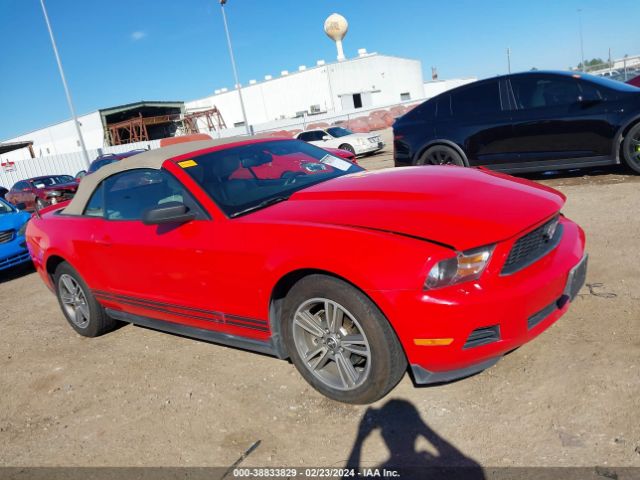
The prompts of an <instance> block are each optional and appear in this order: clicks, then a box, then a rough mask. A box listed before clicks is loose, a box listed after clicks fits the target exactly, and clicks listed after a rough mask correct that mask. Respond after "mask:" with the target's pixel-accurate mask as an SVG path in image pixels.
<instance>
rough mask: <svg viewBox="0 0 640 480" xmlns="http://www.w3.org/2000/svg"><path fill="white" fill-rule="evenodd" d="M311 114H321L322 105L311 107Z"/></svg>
mask: <svg viewBox="0 0 640 480" xmlns="http://www.w3.org/2000/svg"><path fill="white" fill-rule="evenodd" d="M310 110H311V113H320V105H311V109H310Z"/></svg>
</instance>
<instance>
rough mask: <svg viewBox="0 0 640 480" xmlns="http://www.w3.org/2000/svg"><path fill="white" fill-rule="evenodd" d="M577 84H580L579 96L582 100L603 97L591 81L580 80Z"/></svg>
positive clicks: (592, 100) (591, 100)
mask: <svg viewBox="0 0 640 480" xmlns="http://www.w3.org/2000/svg"><path fill="white" fill-rule="evenodd" d="M578 85H579V86H580V93H581V95H580V96H581V97H582V101H584V102H598V101H600V100H604V99H605V98H604V95H603V94H602V92H601V91H600V89H599V88H598V87H597V86H595V85H594V84H593V83H588V82H580V83H578Z"/></svg>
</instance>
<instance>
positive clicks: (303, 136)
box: [296, 127, 384, 155]
mask: <svg viewBox="0 0 640 480" xmlns="http://www.w3.org/2000/svg"><path fill="white" fill-rule="evenodd" d="M296 138H297V139H299V140H303V141H305V142H308V143H312V144H313V145H318V146H319V147H329V148H339V149H341V150H347V151H348V152H351V153H353V154H354V155H364V154H367V153H374V152H377V151H378V150H381V149H382V148H383V147H384V142H383V141H382V138H380V135H375V134H373V133H354V132H352V131H351V130H348V129H346V128H342V127H328V128H326V129H324V130H321V129H316V130H306V131H304V132H300V133H299V134H297V135H296Z"/></svg>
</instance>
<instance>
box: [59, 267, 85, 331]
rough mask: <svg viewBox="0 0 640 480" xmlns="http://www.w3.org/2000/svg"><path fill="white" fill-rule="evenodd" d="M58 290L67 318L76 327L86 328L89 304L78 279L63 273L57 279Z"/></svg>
mask: <svg viewBox="0 0 640 480" xmlns="http://www.w3.org/2000/svg"><path fill="white" fill-rule="evenodd" d="M58 291H59V292H60V300H61V301H62V306H63V308H64V310H65V313H66V314H67V318H69V319H70V320H71V321H72V322H73V323H74V324H75V325H76V326H77V327H78V328H86V327H87V325H89V320H90V313H89V304H88V302H87V296H86V295H85V293H84V290H83V289H82V287H81V286H80V284H79V283H78V281H77V280H76V279H75V278H73V277H72V276H71V275H69V274H67V273H64V274H62V275H60V278H59V279H58Z"/></svg>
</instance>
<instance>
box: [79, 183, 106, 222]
mask: <svg viewBox="0 0 640 480" xmlns="http://www.w3.org/2000/svg"><path fill="white" fill-rule="evenodd" d="M84 214H85V215H86V216H87V217H102V216H104V182H102V183H101V184H100V185H99V186H98V188H96V189H95V190H94V191H93V195H91V198H90V199H89V201H88V202H87V206H86V207H85V208H84Z"/></svg>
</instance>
